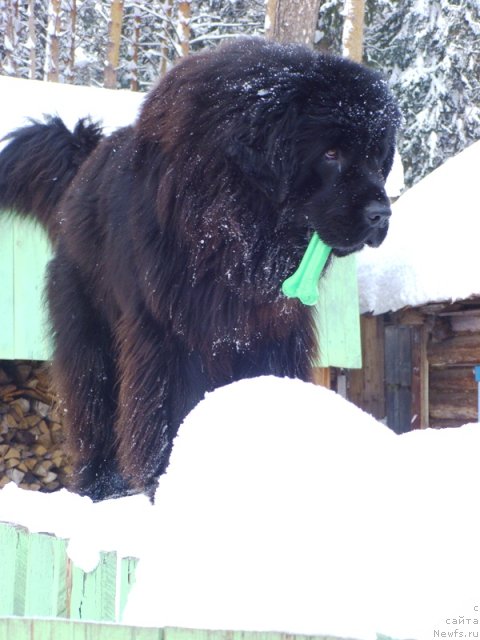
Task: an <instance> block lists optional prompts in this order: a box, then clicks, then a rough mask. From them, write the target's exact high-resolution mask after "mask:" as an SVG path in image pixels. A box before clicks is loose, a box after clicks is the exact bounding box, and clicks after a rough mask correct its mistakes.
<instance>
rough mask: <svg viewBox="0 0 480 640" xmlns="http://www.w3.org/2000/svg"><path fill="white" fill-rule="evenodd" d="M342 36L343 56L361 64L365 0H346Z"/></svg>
mask: <svg viewBox="0 0 480 640" xmlns="http://www.w3.org/2000/svg"><path fill="white" fill-rule="evenodd" d="M344 16H345V18H344V23H343V35H342V54H343V55H344V56H345V58H350V60H355V62H361V61H362V57H363V26H364V17H365V0H345V5H344Z"/></svg>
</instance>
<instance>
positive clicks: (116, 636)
mask: <svg viewBox="0 0 480 640" xmlns="http://www.w3.org/2000/svg"><path fill="white" fill-rule="evenodd" d="M0 638H1V640H7V639H8V640H303V639H306V638H309V639H310V640H336V639H335V638H333V637H332V636H300V635H291V634H287V633H259V632H245V631H200V630H196V629H175V628H166V629H148V628H145V627H127V626H120V625H111V624H109V625H107V624H91V623H84V622H71V621H69V620H67V621H60V620H28V619H26V620H22V619H15V618H7V619H3V620H2V619H1V618H0ZM337 640H340V639H337Z"/></svg>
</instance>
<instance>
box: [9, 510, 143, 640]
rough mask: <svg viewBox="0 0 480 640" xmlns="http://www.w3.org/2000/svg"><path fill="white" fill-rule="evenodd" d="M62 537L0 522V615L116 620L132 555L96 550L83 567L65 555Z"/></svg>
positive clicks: (129, 580) (129, 581)
mask: <svg viewBox="0 0 480 640" xmlns="http://www.w3.org/2000/svg"><path fill="white" fill-rule="evenodd" d="M67 543H68V541H67V540H62V539H59V538H56V537H55V536H53V535H49V534H45V533H29V532H28V531H27V530H26V529H23V528H21V527H17V526H14V525H11V524H5V523H0V617H5V616H22V617H45V618H69V619H71V620H96V621H104V622H117V621H119V620H120V618H121V615H122V612H123V609H124V607H125V603H126V601H127V596H128V593H129V591H130V588H131V586H132V584H133V581H134V577H135V568H136V564H137V561H136V560H135V559H134V558H118V557H117V554H116V553H115V552H111V553H102V554H101V558H100V562H99V564H98V566H97V568H96V569H95V570H94V571H91V572H90V573H85V572H84V571H82V570H81V569H79V568H78V567H76V566H75V565H74V564H73V563H72V561H71V560H70V558H69V557H68V555H67ZM3 637H4V636H2V635H1V633H0V638H3ZM5 637H8V636H5ZM11 637H12V638H15V640H17V639H16V637H15V636H11Z"/></svg>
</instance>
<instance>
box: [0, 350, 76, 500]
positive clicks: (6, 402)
mask: <svg viewBox="0 0 480 640" xmlns="http://www.w3.org/2000/svg"><path fill="white" fill-rule="evenodd" d="M64 439H65V438H64V431H63V427H62V425H61V422H60V419H59V415H58V410H57V409H56V408H55V401H54V396H53V394H52V392H51V390H50V388H49V372H48V366H47V365H45V364H44V363H36V362H20V361H19V362H12V361H0V488H2V487H4V486H5V485H6V484H7V483H9V482H15V484H17V485H18V486H20V487H22V488H23V489H31V490H33V491H45V492H51V491H56V490H57V489H60V488H62V487H63V486H64V485H65V477H66V476H67V475H68V474H69V473H70V472H71V468H70V466H69V462H68V459H67V456H66V455H65V453H64V451H63V448H62V444H63V442H64Z"/></svg>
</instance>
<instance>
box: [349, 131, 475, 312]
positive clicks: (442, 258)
mask: <svg viewBox="0 0 480 640" xmlns="http://www.w3.org/2000/svg"><path fill="white" fill-rule="evenodd" d="M479 162H480V141H479V142H476V143H474V144H472V145H471V146H470V147H468V148H467V149H465V150H464V151H462V152H461V153H459V154H458V155H457V156H455V157H453V158H450V159H449V160H447V161H446V162H445V163H444V164H443V165H441V166H440V167H439V168H438V169H436V170H435V171H433V172H431V173H430V174H429V175H428V176H426V177H425V178H424V179H423V180H421V181H420V182H418V183H417V184H416V185H414V186H413V187H412V188H411V189H409V190H408V191H406V192H405V193H404V194H403V195H402V196H401V197H400V198H399V199H398V200H397V202H395V204H394V205H393V207H392V211H393V214H392V219H391V224H390V230H389V232H388V236H387V238H386V240H385V241H384V243H383V244H382V245H381V246H380V247H379V248H377V249H371V248H366V249H364V250H363V251H362V252H361V253H360V254H359V255H358V278H359V291H360V307H361V310H362V312H367V311H372V312H373V313H375V314H379V313H384V312H386V311H395V310H397V309H400V308H402V307H404V306H415V305H420V304H425V303H428V302H438V301H450V300H461V299H465V298H468V297H470V296H472V295H476V294H480V279H479V278H478V237H479V236H478V231H479V222H478V214H479V207H478V193H477V184H476V173H477V166H478V163H479Z"/></svg>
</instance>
